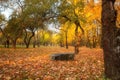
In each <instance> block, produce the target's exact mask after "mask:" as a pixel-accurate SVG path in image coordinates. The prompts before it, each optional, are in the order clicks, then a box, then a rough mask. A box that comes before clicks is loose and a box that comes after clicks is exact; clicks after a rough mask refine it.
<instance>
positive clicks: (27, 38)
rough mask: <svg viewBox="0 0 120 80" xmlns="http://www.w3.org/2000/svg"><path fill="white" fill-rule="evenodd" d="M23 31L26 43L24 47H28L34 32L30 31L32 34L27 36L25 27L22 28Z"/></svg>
mask: <svg viewBox="0 0 120 80" xmlns="http://www.w3.org/2000/svg"><path fill="white" fill-rule="evenodd" d="M24 31H25V37H24V43H25V45H26V48H29V45H30V41H31V39H32V37H34V35H35V33H34V32H32V35H31V36H28V34H27V31H26V29H24Z"/></svg>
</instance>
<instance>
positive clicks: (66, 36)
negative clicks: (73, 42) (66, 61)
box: [65, 31, 68, 49]
mask: <svg viewBox="0 0 120 80" xmlns="http://www.w3.org/2000/svg"><path fill="white" fill-rule="evenodd" d="M67 33H68V31H65V38H66V40H65V44H66V49H68V35H67Z"/></svg>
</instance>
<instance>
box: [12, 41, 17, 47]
mask: <svg viewBox="0 0 120 80" xmlns="http://www.w3.org/2000/svg"><path fill="white" fill-rule="evenodd" d="M12 46H13V48H14V49H15V48H16V40H12Z"/></svg>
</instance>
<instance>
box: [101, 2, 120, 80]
mask: <svg viewBox="0 0 120 80" xmlns="http://www.w3.org/2000/svg"><path fill="white" fill-rule="evenodd" d="M114 2H115V0H102V18H101V20H102V46H103V51H104V66H105V76H106V77H107V78H110V79H112V80H120V45H118V44H120V33H119V31H118V32H117V27H116V17H117V11H116V10H115V8H114ZM117 34H118V35H117ZM116 40H117V42H116Z"/></svg>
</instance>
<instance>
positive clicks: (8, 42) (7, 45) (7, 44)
mask: <svg viewBox="0 0 120 80" xmlns="http://www.w3.org/2000/svg"><path fill="white" fill-rule="evenodd" d="M9 45H10V41H9V39H7V40H6V47H7V48H9Z"/></svg>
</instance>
